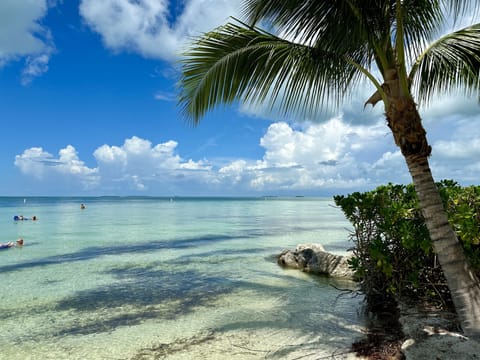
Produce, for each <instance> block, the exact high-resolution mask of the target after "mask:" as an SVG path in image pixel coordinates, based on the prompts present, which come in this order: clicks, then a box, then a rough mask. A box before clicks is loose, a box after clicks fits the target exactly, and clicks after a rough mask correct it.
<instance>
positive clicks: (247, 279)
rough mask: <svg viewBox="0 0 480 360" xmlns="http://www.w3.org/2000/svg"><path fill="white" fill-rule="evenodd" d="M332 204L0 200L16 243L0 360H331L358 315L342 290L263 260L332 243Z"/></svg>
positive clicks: (6, 257)
mask: <svg viewBox="0 0 480 360" xmlns="http://www.w3.org/2000/svg"><path fill="white" fill-rule="evenodd" d="M81 203H85V204H86V205H87V208H86V209H85V210H81V209H80V204H81ZM332 205H333V202H332V201H331V200H330V199H307V198H292V199H280V198H278V199H277V198H268V199H261V198H253V199H243V198H242V199H220V198H214V199H200V198H193V199H189V198H174V199H163V198H26V199H24V198H0V229H1V232H0V236H1V239H0V242H6V241H15V240H16V239H17V238H18V237H22V238H24V240H25V245H24V246H23V248H12V249H7V250H1V251H0V284H1V285H0V286H1V292H0V329H1V331H0V359H9V360H15V359H22V360H24V359H56V360H58V359H68V360H71V359H94V360H95V359H133V360H140V359H142V360H144V359H224V358H234V359H264V358H271V359H294V358H298V357H302V359H314V358H319V357H321V356H326V355H330V354H338V357H334V358H343V356H344V355H340V354H341V353H342V352H345V351H348V347H349V345H350V344H351V342H352V339H354V338H358V337H359V336H360V335H361V329H362V326H363V322H364V320H363V319H362V318H361V316H360V315H359V313H360V308H361V298H360V297H352V296H348V295H345V292H341V291H339V290H338V289H336V288H335V287H337V288H338V287H340V288H353V287H354V286H355V285H354V284H352V283H350V282H336V281H335V280H333V279H328V278H322V277H317V276H309V275H307V274H304V273H301V272H298V271H295V270H285V269H283V268H281V267H279V266H278V265H277V264H276V262H275V255H277V254H278V253H280V251H281V250H283V249H286V248H290V249H293V248H295V246H296V245H297V244H298V243H308V242H319V243H322V244H324V246H325V247H326V249H327V250H329V251H333V252H337V253H343V252H345V250H346V249H347V248H348V247H349V246H351V243H350V242H349V241H348V230H347V229H348V228H349V224H348V223H347V222H346V220H345V219H344V217H343V214H342V213H341V211H340V210H339V209H337V208H334V207H333V206H332ZM18 214H22V215H24V216H27V217H31V216H33V215H36V216H37V217H38V219H39V220H38V221H13V216H14V215H18ZM332 285H334V286H335V287H333V286H332ZM227 355H228V356H227Z"/></svg>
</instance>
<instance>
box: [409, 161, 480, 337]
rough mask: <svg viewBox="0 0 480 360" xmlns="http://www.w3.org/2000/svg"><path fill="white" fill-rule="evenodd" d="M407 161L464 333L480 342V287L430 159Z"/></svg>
mask: <svg viewBox="0 0 480 360" xmlns="http://www.w3.org/2000/svg"><path fill="white" fill-rule="evenodd" d="M405 159H406V161H407V166H408V169H409V171H410V174H411V175H412V178H413V184H414V186H415V190H416V192H417V195H418V199H419V202H420V207H421V209H422V212H423V216H424V218H425V223H426V225H427V228H428V231H429V232H430V238H431V239H432V242H433V248H434V250H435V253H436V254H437V256H438V260H439V262H440V265H441V266H442V270H443V273H444V275H445V278H446V279H447V284H448V287H449V289H450V292H451V295H452V300H453V303H454V304H455V308H456V311H457V314H458V316H459V319H460V322H461V325H462V328H463V331H464V333H465V335H467V336H469V337H472V338H476V339H480V283H479V281H478V279H477V277H476V276H475V273H474V272H473V271H472V270H471V268H470V265H469V264H468V261H467V258H466V257H465V253H464V252H463V248H462V246H461V244H460V242H459V241H458V239H457V236H456V234H455V232H454V231H453V229H452V227H451V225H450V224H449V222H448V218H447V214H446V212H445V210H444V208H443V204H442V200H441V198H440V194H439V192H438V189H437V187H436V185H435V182H434V180H433V177H432V173H431V171H430V166H429V164H428V159H427V158H423V159H419V158H418V157H415V156H406V157H405Z"/></svg>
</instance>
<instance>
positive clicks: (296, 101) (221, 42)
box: [179, 23, 360, 123]
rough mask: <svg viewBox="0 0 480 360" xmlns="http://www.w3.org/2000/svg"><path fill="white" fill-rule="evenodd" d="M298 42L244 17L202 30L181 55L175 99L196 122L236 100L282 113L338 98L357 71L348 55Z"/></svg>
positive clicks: (309, 111)
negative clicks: (253, 24)
mask: <svg viewBox="0 0 480 360" xmlns="http://www.w3.org/2000/svg"><path fill="white" fill-rule="evenodd" d="M348 60H349V61H350V63H349V62H348V61H346V59H345V58H342V57H339V56H337V54H333V53H329V52H325V51H321V50H319V49H317V48H313V47H309V46H305V45H301V44H297V43H294V42H290V41H287V40H284V39H281V38H279V37H277V36H274V35H272V34H270V33H267V32H264V31H261V30H259V29H257V28H253V27H249V26H247V25H245V24H242V23H228V24H226V25H224V26H222V27H219V28H217V29H216V30H214V31H212V32H210V33H207V34H205V35H203V36H202V37H201V38H199V39H198V40H197V42H196V43H195V44H194V45H193V46H192V47H191V49H190V50H189V51H188V52H187V53H186V54H185V57H184V58H183V60H182V78H181V81H180V88H181V93H180V99H179V102H180V104H181V106H182V108H183V111H184V114H185V115H186V117H187V118H189V119H191V120H193V122H194V123H197V122H198V120H199V118H200V117H201V116H203V115H204V114H205V113H206V112H207V111H209V110H210V109H213V108H214V107H216V106H218V105H220V104H229V103H232V102H233V101H235V100H239V101H241V102H243V103H247V104H251V105H254V106H256V105H260V104H263V103H264V102H266V103H267V104H269V106H270V107H274V106H279V108H280V110H281V111H282V112H284V113H287V112H288V113H302V114H305V115H307V114H315V113H317V112H318V111H319V110H320V109H321V107H322V106H324V105H326V104H327V103H331V102H332V100H333V101H335V100H337V101H338V100H339V99H341V98H342V97H343V96H344V95H345V94H346V93H347V89H348V88H349V86H350V84H351V82H352V81H353V82H354V81H356V80H358V79H359V76H360V72H359V71H358V69H357V68H356V67H355V66H353V65H352V64H351V61H352V60H351V59H348Z"/></svg>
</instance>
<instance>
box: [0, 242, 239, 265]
mask: <svg viewBox="0 0 480 360" xmlns="http://www.w3.org/2000/svg"><path fill="white" fill-rule="evenodd" d="M245 237H246V236H244V235H243V236H229V235H205V236H199V237H193V238H188V239H178V240H161V241H160V240H153V241H148V242H143V243H135V244H121V245H114V246H102V247H89V248H85V249H81V250H79V251H77V252H73V253H69V254H61V255H53V256H48V257H45V258H41V259H36V260H32V261H26V262H19V263H17V264H11V265H4V266H0V273H6V272H10V271H17V270H22V269H28V268H35V267H43V266H48V265H56V264H65V263H70V262H76V261H88V260H91V259H94V258H99V257H102V256H107V255H123V254H128V253H148V252H152V251H157V250H164V249H188V248H198V247H199V246H200V245H208V244H210V243H218V242H219V241H229V240H238V239H244V238H245Z"/></svg>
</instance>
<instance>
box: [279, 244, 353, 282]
mask: <svg viewBox="0 0 480 360" xmlns="http://www.w3.org/2000/svg"><path fill="white" fill-rule="evenodd" d="M349 258H350V256H342V255H335V254H332V253H329V252H326V251H325V249H324V248H323V246H322V245H320V244H299V245H298V246H297V248H296V249H295V251H291V250H284V251H282V253H281V254H280V255H279V256H278V259H277V262H278V264H280V265H282V266H285V267H289V268H294V269H299V270H301V271H305V272H308V273H312V274H323V275H328V276H333V277H341V278H348V279H353V277H354V273H353V271H352V269H350V267H349V266H348V259H349Z"/></svg>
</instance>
